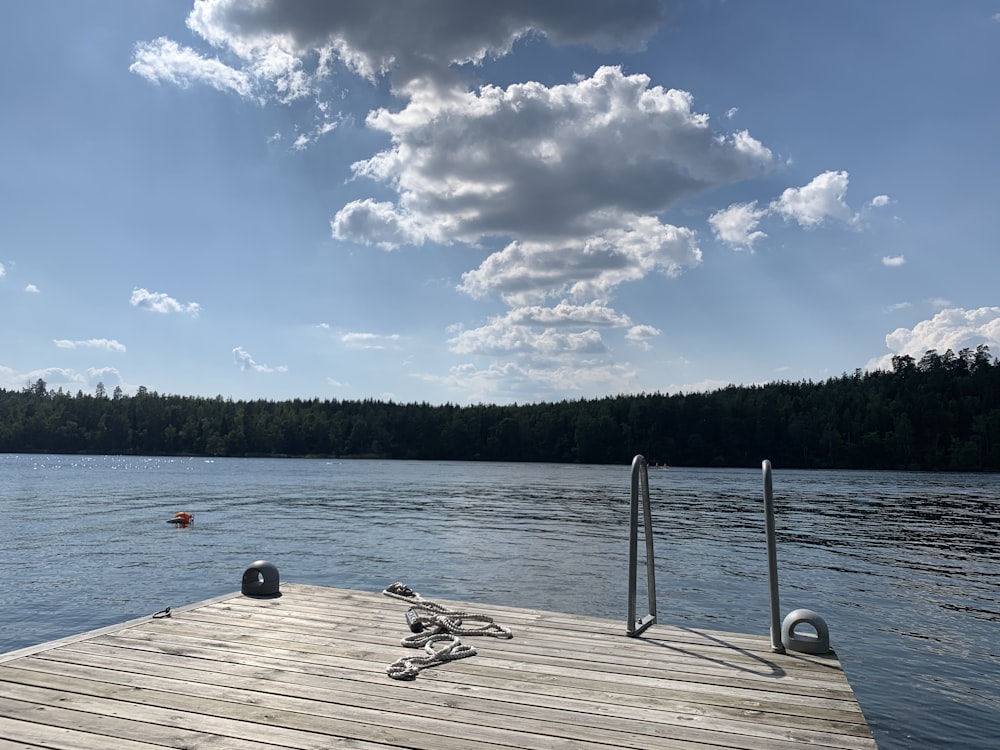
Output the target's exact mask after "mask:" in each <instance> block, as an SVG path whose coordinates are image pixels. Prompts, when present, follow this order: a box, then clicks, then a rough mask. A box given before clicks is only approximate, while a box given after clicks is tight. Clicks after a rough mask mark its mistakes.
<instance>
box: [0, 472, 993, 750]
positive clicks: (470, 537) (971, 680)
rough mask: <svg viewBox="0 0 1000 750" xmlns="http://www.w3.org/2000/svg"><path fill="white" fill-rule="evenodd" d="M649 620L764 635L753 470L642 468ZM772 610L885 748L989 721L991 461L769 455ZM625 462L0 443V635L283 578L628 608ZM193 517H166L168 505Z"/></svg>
mask: <svg viewBox="0 0 1000 750" xmlns="http://www.w3.org/2000/svg"><path fill="white" fill-rule="evenodd" d="M650 483H651V486H652V496H653V514H654V528H655V529H656V534H655V541H656V555H657V566H656V567H657V583H658V605H659V606H658V610H659V619H660V621H661V622H664V623H670V624H681V625H689V626H702V627H710V628H718V629H726V630H734V631H740V632H752V633H759V634H762V635H766V634H767V629H768V594H767V566H766V550H765V545H764V531H763V529H764V522H763V509H762V506H763V503H762V500H761V485H762V482H761V475H760V472H759V471H743V470H709V469H683V468H672V469H669V470H656V469H654V470H651V471H650ZM774 491H775V497H776V502H777V506H778V556H779V578H780V581H781V611H782V614H783V615H784V614H786V613H787V612H789V611H790V610H792V609H795V608H798V607H808V608H810V609H814V610H816V611H817V612H818V613H819V614H820V615H822V616H823V618H824V619H825V620H826V621H827V623H828V624H829V626H830V631H831V637H832V640H833V645H834V646H835V648H836V649H837V652H838V655H839V656H840V658H841V660H842V662H843V663H844V665H845V668H846V670H847V673H848V677H849V678H850V680H851V683H852V685H853V686H854V688H855V690H856V692H857V694H858V698H859V700H860V702H861V706H862V708H863V709H864V711H865V715H866V717H867V718H868V721H869V723H870V724H871V726H872V729H873V731H874V732H875V736H876V739H877V740H878V742H879V746H880V747H881V748H882V749H883V750H891V749H892V748H911V747H912V748H940V747H957V748H987V747H990V748H993V747H996V746H997V744H996V742H997V738H998V737H1000V551H998V548H997V531H998V529H1000V478H998V477H996V476H995V475H994V476H990V475H985V476H984V475H975V474H910V473H906V474H904V473H887V472H870V473H869V472H805V471H782V470H781V468H780V467H775V471H774ZM628 493H629V468H628V467H627V466H622V467H607V466H557V465H524V464H481V463H476V464H464V463H418V462H388V463H386V462H376V461H322V460H311V461H310V460H294V459H285V460H240V459H216V460H214V461H212V460H208V461H206V460H203V459H187V458H183V459H182V458H175V459H171V458H155V459H154V458H123V457H90V458H81V457H66V456H24V455H0V518H2V519H3V526H0V528H2V529H3V531H4V536H3V543H2V549H0V571H2V575H3V576H4V579H5V580H4V581H3V583H2V585H0V652H4V651H9V650H12V649H16V648H20V647H23V646H27V645H32V644H35V643H40V642H43V641H47V640H51V639H54V638H57V637H61V636H64V635H68V634H71V633H75V632H79V631H83V630H90V629H93V628H97V627H101V626H104V625H110V624H114V623H117V622H120V621H122V620H126V619H129V618H133V617H139V616H145V615H148V614H152V613H153V612H156V611H158V610H161V609H163V608H164V607H167V606H171V607H176V606H180V605H182V604H188V603H192V602H195V601H199V600H202V599H206V598H208V597H211V596H216V595H218V594H224V593H229V592H232V591H237V590H239V586H240V579H241V577H242V573H243V571H244V570H245V569H246V567H247V566H248V565H249V564H250V563H251V562H253V561H254V560H256V559H260V558H264V559H267V560H270V561H271V562H273V563H274V564H275V565H277V566H278V568H279V570H280V574H281V579H282V580H283V581H292V582H299V583H316V584H325V585H331V586H343V587H349V588H357V589H364V590H369V591H379V590H381V589H382V588H384V587H385V586H386V585H387V584H389V583H392V582H393V581H397V580H402V581H404V582H406V583H407V584H409V585H410V586H412V587H413V588H414V589H416V590H418V591H420V592H421V593H422V594H424V596H428V597H435V596H437V597H442V598H445V597H450V598H458V599H465V600H472V601H480V602H483V603H487V604H488V603H491V602H492V603H499V604H513V605H520V606H527V607H538V608H545V609H552V610H559V611H564V612H575V613H583V614H592V615H598V616H606V617H612V618H617V619H621V620H622V623H623V629H624V619H625V612H626V596H627V592H626V581H627V530H628ZM179 510H187V511H190V512H193V513H195V514H196V516H197V520H196V525H195V526H193V527H191V528H187V529H179V528H174V527H173V526H171V525H169V524H167V523H166V522H165V521H166V519H167V518H169V517H171V516H172V515H173V514H174V513H175V512H176V511H179Z"/></svg>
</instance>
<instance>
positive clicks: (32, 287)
mask: <svg viewBox="0 0 1000 750" xmlns="http://www.w3.org/2000/svg"><path fill="white" fill-rule="evenodd" d="M2 275H3V274H0V276H2ZM24 291H26V292H28V293H29V294H39V293H40V292H41V291H42V290H41V289H39V288H38V287H37V286H35V285H34V284H28V285H27V286H26V287H24Z"/></svg>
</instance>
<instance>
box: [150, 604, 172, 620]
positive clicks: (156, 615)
mask: <svg viewBox="0 0 1000 750" xmlns="http://www.w3.org/2000/svg"><path fill="white" fill-rule="evenodd" d="M163 617H170V607H167V608H166V609H161V610H160V611H159V612H154V613H153V619H154V620H159V619H161V618H163Z"/></svg>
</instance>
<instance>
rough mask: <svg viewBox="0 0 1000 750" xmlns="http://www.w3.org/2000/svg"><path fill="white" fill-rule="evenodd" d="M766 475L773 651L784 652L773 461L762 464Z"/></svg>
mask: <svg viewBox="0 0 1000 750" xmlns="http://www.w3.org/2000/svg"><path fill="white" fill-rule="evenodd" d="M761 471H762V473H763V475H764V519H765V525H766V533H767V584H768V588H769V590H770V596H771V651H773V652H775V653H778V654H783V653H785V647H784V645H783V644H782V642H781V606H780V604H779V602H778V551H777V542H776V541H775V532H774V491H773V489H772V486H771V462H770V461H764V462H763V463H762V464H761Z"/></svg>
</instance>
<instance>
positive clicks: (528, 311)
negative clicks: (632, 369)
mask: <svg viewBox="0 0 1000 750" xmlns="http://www.w3.org/2000/svg"><path fill="white" fill-rule="evenodd" d="M629 326H632V320H631V318H629V316H627V315H623V314H621V313H619V312H616V311H615V310H613V309H611V308H610V307H607V306H606V305H603V304H601V303H599V302H590V303H588V304H585V305H574V304H571V303H569V302H567V301H562V302H560V303H559V304H557V305H555V306H552V307H543V306H540V305H527V306H523V307H518V308H515V309H512V310H510V311H509V312H508V313H506V314H505V315H498V316H496V317H493V318H491V319H490V320H489V322H488V323H487V324H486V325H484V326H480V327H478V328H473V329H469V330H459V331H457V332H456V335H455V336H453V338H451V339H450V340H449V342H448V343H449V344H450V346H451V350H452V351H453V352H456V353H458V354H485V355H504V356H507V355H512V354H518V355H529V356H530V357H533V358H537V359H539V360H541V359H547V360H552V359H553V358H558V357H562V356H565V355H580V354H587V355H597V354H602V353H604V352H605V351H606V350H607V347H606V346H605V343H604V340H603V337H602V336H601V333H600V331H599V329H602V328H603V329H607V328H626V327H629Z"/></svg>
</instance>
